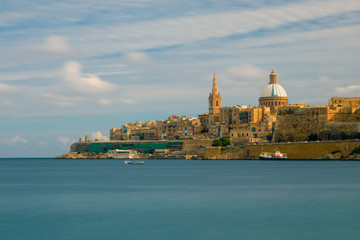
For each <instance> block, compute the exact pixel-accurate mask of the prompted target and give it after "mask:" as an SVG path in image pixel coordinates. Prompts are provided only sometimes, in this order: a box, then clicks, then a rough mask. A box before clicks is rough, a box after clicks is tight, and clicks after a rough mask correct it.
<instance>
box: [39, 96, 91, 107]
mask: <svg viewBox="0 0 360 240" xmlns="http://www.w3.org/2000/svg"><path fill="white" fill-rule="evenodd" d="M44 97H46V98H47V99H48V101H49V103H51V104H53V105H57V106H60V107H71V106H74V104H75V103H76V102H79V101H83V100H84V99H85V98H84V97H79V96H75V97H69V96H63V95H58V94H53V93H45V94H44Z"/></svg>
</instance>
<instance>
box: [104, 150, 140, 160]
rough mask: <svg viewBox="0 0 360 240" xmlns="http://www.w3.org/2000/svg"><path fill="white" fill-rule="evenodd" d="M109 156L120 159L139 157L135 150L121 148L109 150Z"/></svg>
mask: <svg viewBox="0 0 360 240" xmlns="http://www.w3.org/2000/svg"><path fill="white" fill-rule="evenodd" d="M108 156H109V158H118V159H119V158H120V159H133V158H139V157H138V154H137V152H136V151H135V150H119V149H114V150H109V151H108Z"/></svg>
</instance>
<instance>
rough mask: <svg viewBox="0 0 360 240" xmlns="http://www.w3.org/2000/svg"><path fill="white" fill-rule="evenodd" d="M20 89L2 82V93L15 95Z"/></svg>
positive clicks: (0, 85) (0, 88) (0, 89)
mask: <svg viewBox="0 0 360 240" xmlns="http://www.w3.org/2000/svg"><path fill="white" fill-rule="evenodd" d="M17 90H18V89H17V88H16V87H14V86H10V85H7V84H4V83H1V82H0V93H13V92H16V91H17Z"/></svg>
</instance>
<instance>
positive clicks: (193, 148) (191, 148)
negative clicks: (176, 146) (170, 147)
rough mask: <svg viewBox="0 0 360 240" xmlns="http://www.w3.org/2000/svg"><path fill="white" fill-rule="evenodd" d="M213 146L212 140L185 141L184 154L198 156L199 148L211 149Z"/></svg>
mask: <svg viewBox="0 0 360 240" xmlns="http://www.w3.org/2000/svg"><path fill="white" fill-rule="evenodd" d="M211 144H212V140H211V139H195V140H193V139H188V140H184V145H183V148H182V153H184V154H198V151H199V148H206V147H210V146H211Z"/></svg>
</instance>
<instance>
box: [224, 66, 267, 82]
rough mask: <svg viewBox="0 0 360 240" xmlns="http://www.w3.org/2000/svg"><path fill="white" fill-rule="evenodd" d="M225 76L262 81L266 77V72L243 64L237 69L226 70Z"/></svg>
mask: <svg viewBox="0 0 360 240" xmlns="http://www.w3.org/2000/svg"><path fill="white" fill-rule="evenodd" d="M269 72H270V71H269ZM227 74H229V75H230V76H232V77H234V78H240V79H242V80H252V79H262V78H264V76H266V72H265V71H264V70H262V69H260V68H258V67H255V66H253V65H250V64H245V65H242V66H239V67H231V68H229V69H228V70H227Z"/></svg>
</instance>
